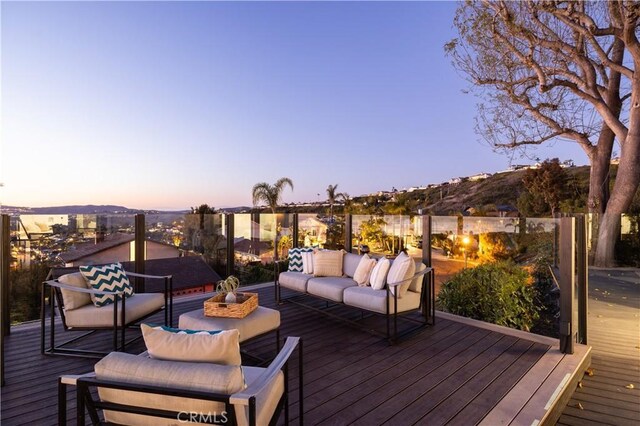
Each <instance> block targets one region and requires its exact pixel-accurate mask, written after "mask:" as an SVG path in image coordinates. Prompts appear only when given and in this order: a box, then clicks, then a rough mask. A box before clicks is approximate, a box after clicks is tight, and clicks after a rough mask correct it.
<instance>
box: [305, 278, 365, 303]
mask: <svg viewBox="0 0 640 426" xmlns="http://www.w3.org/2000/svg"><path fill="white" fill-rule="evenodd" d="M353 286H356V287H357V286H358V283H356V282H355V281H354V280H352V279H351V278H346V277H322V278H311V279H310V280H309V282H308V283H307V293H309V294H313V295H315V296H319V297H322V298H324V299H329V300H333V301H334V302H342V293H343V292H344V289H345V288H349V287H353Z"/></svg>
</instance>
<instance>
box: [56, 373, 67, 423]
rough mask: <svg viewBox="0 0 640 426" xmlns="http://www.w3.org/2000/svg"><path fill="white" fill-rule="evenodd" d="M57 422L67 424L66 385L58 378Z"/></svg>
mask: <svg viewBox="0 0 640 426" xmlns="http://www.w3.org/2000/svg"><path fill="white" fill-rule="evenodd" d="M58 424H59V425H66V424H67V385H65V384H64V383H62V378H58Z"/></svg>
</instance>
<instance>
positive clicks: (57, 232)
mask: <svg viewBox="0 0 640 426" xmlns="http://www.w3.org/2000/svg"><path fill="white" fill-rule="evenodd" d="M134 223H135V220H134V215H131V214H60V213H57V214H37V215H28V214H27V215H16V216H12V217H11V220H10V226H11V259H10V273H9V281H10V283H11V295H10V298H11V318H12V322H23V321H29V320H34V319H37V318H38V317H39V302H40V285H41V283H42V281H44V280H45V279H46V278H47V277H48V276H49V273H50V272H51V273H52V274H53V275H52V276H53V277H56V276H59V275H61V274H63V273H66V272H70V271H76V270H77V268H78V266H80V265H93V264H103V263H110V262H115V261H121V262H127V261H130V260H131V259H132V255H133V254H134V253H135V246H134V245H133V244H134Z"/></svg>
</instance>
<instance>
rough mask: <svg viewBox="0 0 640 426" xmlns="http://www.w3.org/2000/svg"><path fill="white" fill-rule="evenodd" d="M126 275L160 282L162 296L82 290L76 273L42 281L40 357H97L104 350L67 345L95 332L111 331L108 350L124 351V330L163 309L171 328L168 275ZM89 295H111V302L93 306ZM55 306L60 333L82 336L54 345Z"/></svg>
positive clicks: (171, 311) (171, 312) (167, 323)
mask: <svg viewBox="0 0 640 426" xmlns="http://www.w3.org/2000/svg"><path fill="white" fill-rule="evenodd" d="M126 274H127V276H129V277H138V278H144V279H157V280H164V291H163V292H162V293H135V294H134V295H133V296H130V297H124V292H123V291H110V292H105V291H103V290H95V289H90V288H87V287H82V283H83V281H82V280H84V278H82V275H81V274H80V272H76V273H72V274H66V275H63V276H61V277H59V278H58V279H55V280H49V281H45V282H43V283H42V295H41V296H42V298H41V312H40V352H41V353H42V354H44V355H69V356H84V357H95V358H101V357H103V356H104V355H106V354H107V353H108V351H97V350H87V349H80V348H77V347H76V348H70V347H69V345H70V344H72V343H74V342H77V341H78V340H80V339H83V338H85V337H87V336H89V335H91V334H93V333H95V332H96V331H98V330H109V331H111V332H112V338H113V347H112V349H113V350H114V351H124V350H125V347H126V345H127V344H128V343H131V341H130V342H127V341H126V340H125V331H126V329H127V328H131V327H135V326H137V325H138V324H139V322H140V321H141V320H143V319H145V318H147V317H149V316H151V315H153V314H155V313H157V312H160V311H161V310H163V309H164V324H165V325H171V323H172V318H173V295H172V293H173V283H172V281H173V280H172V277H171V275H166V276H157V275H144V274H137V273H133V272H127V273H126ZM61 281H64V282H61ZM47 294H48V295H49V301H50V309H49V327H48V340H49V345H48V347H46V340H47V339H46V337H47V336H46V335H47V324H46V322H47V321H46V304H45V302H46V297H47ZM92 294H93V295H104V294H109V295H113V296H114V297H115V302H114V303H111V304H108V305H106V306H101V307H97V306H95V305H94V304H93V303H91V302H90V298H88V297H87V296H90V295H92ZM87 301H89V302H87ZM65 303H66V306H65ZM56 307H57V311H58V314H59V316H60V319H61V322H62V327H63V329H64V331H86V333H83V334H82V335H79V336H75V337H73V338H71V339H69V340H66V341H65V342H63V343H56V321H55V311H56ZM137 338H139V336H138V337H136V339H137ZM133 340H135V339H133Z"/></svg>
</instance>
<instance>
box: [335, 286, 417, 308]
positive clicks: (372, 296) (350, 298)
mask: <svg viewBox="0 0 640 426" xmlns="http://www.w3.org/2000/svg"><path fill="white" fill-rule="evenodd" d="M386 298H387V290H374V289H373V288H371V287H349V288H347V289H345V290H344V303H345V305H349V306H353V307H355V308H360V309H365V310H367V311H372V312H377V313H379V314H386V313H387V308H386V307H385V301H386ZM419 306H420V294H419V293H415V292H413V291H407V292H406V293H405V295H404V297H403V298H399V299H398V312H405V311H410V310H412V309H417V308H418V307H419ZM389 313H391V314H392V313H394V306H393V295H390V297H389Z"/></svg>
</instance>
